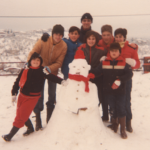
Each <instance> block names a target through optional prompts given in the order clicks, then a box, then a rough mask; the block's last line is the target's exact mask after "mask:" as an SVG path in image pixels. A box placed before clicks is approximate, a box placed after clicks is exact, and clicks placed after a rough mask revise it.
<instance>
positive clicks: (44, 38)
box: [41, 33, 49, 42]
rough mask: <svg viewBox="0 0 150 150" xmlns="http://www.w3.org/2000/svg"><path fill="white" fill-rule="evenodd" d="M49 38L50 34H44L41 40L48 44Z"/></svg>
mask: <svg viewBox="0 0 150 150" xmlns="http://www.w3.org/2000/svg"><path fill="white" fill-rule="evenodd" d="M48 38H49V34H48V33H43V35H42V37H41V40H42V41H44V42H46V41H47V40H48Z"/></svg>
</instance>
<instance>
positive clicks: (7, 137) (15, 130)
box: [2, 126, 19, 142]
mask: <svg viewBox="0 0 150 150" xmlns="http://www.w3.org/2000/svg"><path fill="white" fill-rule="evenodd" d="M18 130H19V128H17V127H15V126H13V127H12V129H11V131H10V133H9V134H6V135H3V136H2V138H3V139H4V140H5V141H6V142H7V141H11V139H12V137H13V136H14V135H15V134H16V133H17V132H18Z"/></svg>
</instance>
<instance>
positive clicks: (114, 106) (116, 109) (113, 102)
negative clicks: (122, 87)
mask: <svg viewBox="0 0 150 150" xmlns="http://www.w3.org/2000/svg"><path fill="white" fill-rule="evenodd" d="M105 99H106V101H108V104H109V105H110V107H111V110H112V112H113V118H117V117H119V118H122V117H124V116H126V96H125V95H105Z"/></svg>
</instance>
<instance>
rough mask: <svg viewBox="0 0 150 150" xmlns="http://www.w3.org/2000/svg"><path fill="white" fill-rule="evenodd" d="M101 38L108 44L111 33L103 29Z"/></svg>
mask: <svg viewBox="0 0 150 150" xmlns="http://www.w3.org/2000/svg"><path fill="white" fill-rule="evenodd" d="M102 39H103V41H104V42H105V43H106V44H109V43H110V42H111V39H112V34H111V33H110V32H108V31H104V32H103V33H102Z"/></svg>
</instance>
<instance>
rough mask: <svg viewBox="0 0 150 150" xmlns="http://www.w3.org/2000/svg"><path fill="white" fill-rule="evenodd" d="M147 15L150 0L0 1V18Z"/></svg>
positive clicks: (149, 9) (149, 11)
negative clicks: (88, 13) (85, 14)
mask: <svg viewBox="0 0 150 150" xmlns="http://www.w3.org/2000/svg"><path fill="white" fill-rule="evenodd" d="M85 12H90V13H91V14H92V15H119V14H149V13H150V0H0V16H12V15H14V16H50V15H51V16H56V15H58V16H60V15H65V16H66V15H69V16H70V15H72V16H76V15H82V14H83V13H85Z"/></svg>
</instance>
